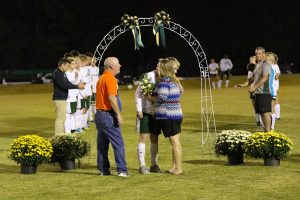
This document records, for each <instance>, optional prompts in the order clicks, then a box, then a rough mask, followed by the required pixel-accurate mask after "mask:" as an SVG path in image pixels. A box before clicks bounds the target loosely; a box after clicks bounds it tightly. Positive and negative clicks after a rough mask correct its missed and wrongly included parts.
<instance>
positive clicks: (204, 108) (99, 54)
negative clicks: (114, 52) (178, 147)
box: [94, 17, 216, 146]
mask: <svg viewBox="0 0 300 200" xmlns="http://www.w3.org/2000/svg"><path fill="white" fill-rule="evenodd" d="M154 22H155V19H154V18H153V17H148V18H139V26H140V27H144V26H151V27H152V26H153V24H154ZM164 28H165V29H167V30H170V31H172V32H174V33H176V34H177V35H179V36H180V37H181V38H183V39H184V40H185V41H186V42H187V43H188V44H189V46H190V47H191V48H192V49H193V51H194V54H195V56H196V58H197V61H198V67H199V70H200V78H201V97H200V98H201V103H200V107H201V111H200V112H201V129H202V130H201V136H202V138H201V141H202V146H203V145H204V144H205V143H206V141H207V140H208V139H213V138H212V137H211V134H210V133H211V130H212V131H213V132H214V133H215V134H216V122H215V116H214V109H213V100H212V94H211V87H210V80H209V78H208V77H209V72H208V64H207V59H206V55H205V53H204V51H203V49H202V47H201V45H200V42H199V41H198V40H197V39H196V38H195V37H194V36H193V35H192V34H191V33H190V32H189V31H188V30H187V29H185V28H183V27H182V26H180V25H179V24H176V23H174V22H172V21H170V23H169V24H168V25H164ZM128 30H129V29H128V28H127V27H126V28H125V27H123V26H122V25H118V26H115V27H114V28H113V29H112V30H110V31H109V32H108V33H107V34H106V35H105V36H104V37H103V39H102V40H101V41H100V43H99V44H98V45H97V47H96V50H95V52H94V56H95V57H96V58H97V63H98V67H99V66H100V63H101V61H102V58H103V55H104V53H105V51H106V50H107V48H108V47H109V45H110V44H111V43H112V42H113V41H114V40H115V39H116V38H117V37H119V36H120V35H122V34H123V33H125V32H126V31H128Z"/></svg>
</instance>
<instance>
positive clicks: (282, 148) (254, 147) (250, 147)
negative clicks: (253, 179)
mask: <svg viewBox="0 0 300 200" xmlns="http://www.w3.org/2000/svg"><path fill="white" fill-rule="evenodd" d="M292 146H293V142H292V140H291V139H290V138H288V137H287V136H286V135H285V134H283V133H277V132H274V131H271V132H267V133H266V132H256V133H254V134H253V135H252V136H251V137H250V138H248V140H247V142H246V143H245V144H244V148H245V153H246V154H247V155H249V156H251V157H254V158H263V159H264V165H265V166H279V165H280V159H283V158H285V157H286V156H287V155H288V152H289V151H290V150H291V149H292Z"/></svg>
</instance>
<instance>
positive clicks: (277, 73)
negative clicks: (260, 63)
mask: <svg viewBox="0 0 300 200" xmlns="http://www.w3.org/2000/svg"><path fill="white" fill-rule="evenodd" d="M274 57H275V63H274V68H275V73H276V75H275V81H274V84H275V89H277V97H276V102H275V115H276V120H279V119H280V104H279V100H278V91H279V76H280V75H281V72H280V69H279V66H278V64H277V63H278V56H277V55H276V54H274Z"/></svg>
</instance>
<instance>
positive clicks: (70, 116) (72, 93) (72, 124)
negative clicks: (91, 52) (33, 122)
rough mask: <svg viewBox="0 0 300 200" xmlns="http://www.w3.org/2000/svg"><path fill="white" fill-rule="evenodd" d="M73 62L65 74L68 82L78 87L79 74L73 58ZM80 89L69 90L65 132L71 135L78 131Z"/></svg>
mask: <svg viewBox="0 0 300 200" xmlns="http://www.w3.org/2000/svg"><path fill="white" fill-rule="evenodd" d="M69 59H70V60H71V65H70V66H71V68H70V70H68V71H67V72H66V73H65V74H66V76H67V78H68V80H69V81H70V82H71V83H73V84H74V85H77V84H78V83H79V81H78V72H77V71H76V61H75V60H74V59H72V58H69ZM78 91H79V90H78V89H69V92H68V98H67V113H66V121H65V132H66V133H71V132H72V131H75V130H76V120H75V114H76V110H77V96H78Z"/></svg>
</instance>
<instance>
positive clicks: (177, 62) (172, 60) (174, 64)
mask: <svg viewBox="0 0 300 200" xmlns="http://www.w3.org/2000/svg"><path fill="white" fill-rule="evenodd" d="M166 59H167V60H168V61H169V62H170V64H171V66H172V67H173V68H174V66H175V68H176V69H179V67H180V62H179V61H178V60H177V59H176V58H174V57H167V58H166Z"/></svg>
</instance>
